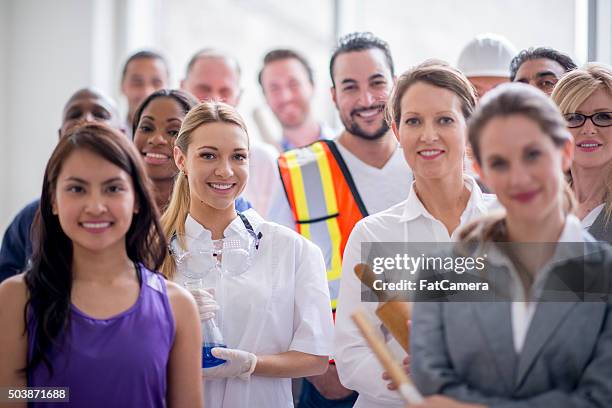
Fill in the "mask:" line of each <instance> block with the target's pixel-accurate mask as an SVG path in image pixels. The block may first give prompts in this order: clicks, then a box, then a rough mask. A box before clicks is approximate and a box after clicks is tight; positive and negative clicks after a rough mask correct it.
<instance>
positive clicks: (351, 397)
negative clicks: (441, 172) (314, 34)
mask: <svg viewBox="0 0 612 408" xmlns="http://www.w3.org/2000/svg"><path fill="white" fill-rule="evenodd" d="M330 74H331V78H332V88H331V95H332V99H333V101H334V104H335V105H336V108H337V109H338V112H339V114H340V119H341V120H342V124H343V125H344V131H343V132H342V133H341V134H340V135H339V136H338V137H337V138H336V139H334V140H333V141H331V142H330V141H318V142H315V144H314V145H313V146H314V147H312V146H311V147H305V148H303V149H297V150H296V151H290V152H288V153H285V154H283V155H281V157H280V158H279V166H280V169H281V179H282V181H283V183H284V184H282V185H281V186H280V187H278V188H277V191H276V194H275V198H274V200H273V203H272V206H271V208H270V211H269V213H268V218H269V220H271V221H274V222H277V223H280V224H284V225H286V226H288V227H290V228H293V229H296V230H298V231H299V232H301V233H302V234H304V235H310V237H311V239H312V240H313V241H314V242H315V243H317V245H319V247H320V248H321V249H322V251H323V253H324V255H325V257H326V262H328V260H329V258H332V259H333V257H334V255H333V253H334V250H337V248H331V250H330V249H329V248H326V247H325V245H326V243H325V242H323V245H321V244H320V243H319V242H318V240H317V239H318V238H317V234H316V233H315V232H314V230H315V228H316V227H317V224H320V223H321V222H322V221H325V223H327V220H334V219H339V220H340V219H341V217H343V216H344V217H347V212H350V210H351V209H356V208H358V209H359V212H356V211H353V212H352V213H351V214H350V215H348V217H350V218H351V222H352V221H354V222H357V221H358V220H359V219H360V218H362V217H365V216H367V215H369V214H373V213H376V212H379V211H382V210H385V209H387V208H389V207H391V206H393V205H394V204H397V203H399V202H400V201H402V200H405V199H406V197H407V196H408V192H409V189H410V184H411V182H412V173H411V171H410V169H409V167H408V165H407V164H406V161H405V160H404V158H403V154H402V151H401V148H400V147H399V144H398V141H397V139H396V137H395V136H394V135H393V133H392V131H391V130H390V129H389V126H388V124H387V123H386V121H385V117H384V109H385V106H386V103H387V99H388V98H389V94H390V92H391V89H392V87H393V84H394V80H395V77H394V71H393V60H392V57H391V53H390V51H389V47H388V45H387V43H386V42H385V41H383V40H381V39H379V38H377V37H375V36H374V35H373V34H371V33H352V34H349V35H347V36H345V37H343V38H341V39H340V42H339V44H338V47H337V48H336V50H335V51H334V53H333V55H332V58H331V62H330ZM311 151H312V152H313V153H314V155H313V157H315V158H316V159H315V166H311V167H307V166H305V165H304V163H305V162H308V161H309V160H311V159H310V157H309V156H308V155H309V154H310V153H311ZM317 152H318V153H317ZM322 152H323V156H324V157H325V160H324V161H320V158H321V153H322ZM328 161H329V162H333V165H331V166H330V169H331V171H327V170H325V168H326V167H325V166H327V162H328ZM336 164H337V167H334V166H335V165H336ZM284 169H285V170H284ZM321 169H323V170H321ZM338 169H340V170H341V171H334V170H338ZM284 171H285V173H284ZM296 174H297V177H296ZM342 174H343V175H344V178H343V180H340V181H339V180H337V179H338V178H342ZM327 175H331V176H332V177H331V178H332V179H333V183H332V182H329V178H327V180H328V181H327V182H325V181H323V182H320V181H319V180H318V179H317V177H319V176H320V177H321V180H325V177H327ZM338 175H340V176H338ZM302 180H303V182H302ZM317 183H319V185H317ZM321 184H322V185H321ZM313 186H314V187H313ZM319 187H320V188H319ZM317 188H318V190H324V191H325V197H326V198H325V200H328V197H329V195H330V194H329V191H330V190H332V191H335V192H336V196H335V197H336V198H337V200H332V201H333V203H332V202H331V201H326V203H324V204H323V207H325V204H327V207H329V206H330V205H332V206H333V205H336V206H337V209H338V210H337V211H335V212H334V211H332V213H330V214H323V216H317V215H320V214H321V213H320V204H321V203H320V202H319V203H318V202H316V200H315V201H313V200H312V196H313V192H314V193H316V191H317ZM334 189H335V190H334ZM347 189H350V191H351V194H350V195H347V194H344V195H342V194H341V193H340V192H339V191H346V190H347ZM296 190H297V192H296ZM304 198H305V199H304ZM300 200H302V201H303V202H305V205H306V206H308V207H309V208H308V210H309V211H307V212H304V211H303V208H304V205H301V204H299V203H297V204H296V202H298V201H300ZM308 200H311V201H308ZM343 200H344V201H343ZM351 200H354V205H352V204H353V203H347V202H346V201H351ZM319 201H321V200H319ZM336 201H337V202H336ZM300 205H301V209H300V208H299V207H300ZM313 207H319V208H314V209H315V210H319V212H318V213H316V214H315V211H312V210H313ZM347 209H348V210H347ZM300 212H302V214H304V213H306V214H307V215H308V217H306V218H308V220H304V219H303V218H304V217H302V216H301V215H299V213H300ZM294 214H298V215H297V216H298V219H296V217H295V216H294ZM305 224H308V226H309V227H308V229H307V231H308V232H305V230H304V227H303V225H305ZM339 224H340V225H339V231H340V234H341V236H342V237H344V238H348V234H349V233H350V231H349V230H348V229H347V228H344V229H343V225H344V226H346V223H345V222H344V221H342V220H340V221H339ZM349 224H350V223H349ZM352 225H354V224H352ZM352 225H351V227H350V228H352ZM330 230H331V228H330ZM319 236H320V235H319ZM322 238H323V241H325V238H326V237H325V236H323V237H322ZM342 247H343V246H342ZM330 252H331V253H332V254H331V255H330ZM340 254H341V252H340ZM331 264H334V262H331ZM332 268H333V267H330V265H329V263H328V284H329V286H330V290H331V292H332V309H333V308H334V305H335V302H334V298H335V297H336V296H334V295H333V293H334V287H333V286H334V283H339V282H337V281H334V282H332V280H331V279H330V276H331V275H334V274H335V273H336V272H337V276H338V277H337V278H336V279H337V280H339V273H340V272H339V271H334V270H332ZM335 292H336V294H337V291H335ZM355 400H356V393H354V392H353V391H351V390H348V389H346V388H344V387H343V386H342V384H340V380H339V379H338V374H337V372H336V368H335V366H334V364H333V363H332V364H330V368H329V370H328V371H327V373H326V374H323V375H321V376H316V377H309V378H308V379H307V381H305V382H304V386H303V391H302V396H301V398H300V407H306V408H308V407H352V405H353V404H354V402H355Z"/></svg>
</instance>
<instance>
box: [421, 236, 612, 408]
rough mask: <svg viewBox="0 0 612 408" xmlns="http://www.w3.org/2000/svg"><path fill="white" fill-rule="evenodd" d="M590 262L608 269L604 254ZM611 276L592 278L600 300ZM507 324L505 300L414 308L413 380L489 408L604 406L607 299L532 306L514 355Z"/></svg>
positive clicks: (610, 402)
mask: <svg viewBox="0 0 612 408" xmlns="http://www.w3.org/2000/svg"><path fill="white" fill-rule="evenodd" d="M594 245H597V246H599V247H602V248H603V247H605V246H607V245H605V244H601V243H596V244H594ZM590 262H593V263H592V264H591V265H598V266H602V265H606V269H607V270H609V269H611V268H612V256H611V255H610V250H609V249H608V250H602V251H601V252H598V253H595V254H593V255H592V257H591V259H590ZM607 265H609V266H610V268H607ZM555 270H556V269H553V271H551V276H553V273H554V272H555ZM599 270H601V268H599ZM573 271H574V272H575V271H576V268H575V267H574V268H573ZM586 275H587V272H585V276H586ZM602 275H603V276H602ZM574 276H575V275H574ZM611 276H612V274H608V273H604V274H601V273H600V274H599V275H598V276H595V278H596V280H598V283H597V285H600V286H598V288H603V289H604V291H605V292H606V293H608V294H609V293H612V292H611V291H612V282H611V281H612V279H611V278H610V277H611ZM600 278H601V279H600ZM588 279H589V278H585V282H586V281H587V280H588ZM549 280H550V278H549ZM547 282H548V281H547ZM598 299H599V298H598ZM511 325H512V323H511V302H508V301H499V302H486V303H484V302H416V303H415V304H414V308H413V318H412V330H411V363H410V365H411V375H412V379H413V381H414V382H415V384H416V385H417V387H418V388H419V390H420V391H421V392H422V393H423V394H425V395H432V394H444V395H446V396H449V397H451V398H455V399H458V400H460V401H465V402H474V403H481V404H485V405H488V406H489V407H496V408H497V407H499V408H501V407H507V408H523V407H525V408H527V407H529V408H532V407H544V408H562V407H597V408H604V407H612V297H610V296H608V297H607V298H604V299H603V300H600V301H594V302H576V301H567V302H554V303H553V302H540V303H538V306H537V308H536V311H535V314H534V316H533V319H532V321H531V324H530V326H529V329H528V333H527V337H526V339H525V343H524V346H523V349H522V350H521V353H520V354H518V355H517V353H516V352H515V349H514V344H513V335H512V326H511Z"/></svg>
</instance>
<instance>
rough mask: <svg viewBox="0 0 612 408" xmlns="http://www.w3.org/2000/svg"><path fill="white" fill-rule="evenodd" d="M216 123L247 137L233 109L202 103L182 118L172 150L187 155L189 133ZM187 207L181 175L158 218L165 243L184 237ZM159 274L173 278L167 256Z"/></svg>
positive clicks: (184, 179)
mask: <svg viewBox="0 0 612 408" xmlns="http://www.w3.org/2000/svg"><path fill="white" fill-rule="evenodd" d="M218 122H222V123H228V124H231V125H235V126H238V127H239V128H240V129H242V130H243V131H244V133H246V134H247V136H248V132H247V128H246V125H245V124H244V120H243V119H242V117H241V116H240V115H239V114H238V112H237V111H236V109H234V108H233V107H231V106H230V105H227V104H225V103H222V102H202V103H200V104H199V105H196V106H195V107H194V108H193V109H191V110H190V111H189V113H187V115H186V116H185V119H184V120H183V123H182V125H181V130H180V131H179V134H178V136H177V138H176V140H175V142H174V146H176V147H178V148H179V149H180V150H181V152H183V154H184V155H187V150H188V148H189V145H190V144H191V134H192V133H193V131H194V130H196V129H197V128H199V127H200V126H203V125H206V124H209V123H218ZM190 205H191V199H190V191H189V182H188V180H187V175H185V174H184V173H183V172H182V171H181V172H180V173H179V175H178V176H177V178H176V180H175V181H174V187H173V190H172V196H171V197H170V202H169V203H168V208H166V211H165V212H164V214H163V215H162V217H161V225H162V229H163V230H164V235H165V237H166V240H167V241H168V242H170V241H171V239H172V238H173V237H174V235H176V234H178V235H179V236H183V235H184V234H185V220H186V219H187V215H188V214H189V206H190ZM179 244H180V245H181V246H183V248H184V246H185V243H184V242H179ZM161 273H162V274H163V275H164V276H165V277H166V278H168V279H173V278H174V275H175V273H176V265H175V264H174V259H172V256H171V255H170V254H169V253H167V254H166V258H165V259H164V262H163V264H162V267H161Z"/></svg>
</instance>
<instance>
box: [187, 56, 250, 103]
mask: <svg viewBox="0 0 612 408" xmlns="http://www.w3.org/2000/svg"><path fill="white" fill-rule="evenodd" d="M181 88H182V89H184V90H186V91H187V92H190V93H191V94H192V95H194V96H195V97H196V98H198V100H199V101H201V102H202V101H206V100H208V101H220V102H225V103H227V104H228V105H231V106H234V107H235V106H238V103H239V102H240V93H241V91H240V75H239V73H238V71H237V68H236V67H235V66H234V65H233V64H232V63H231V61H230V60H228V59H227V58H222V57H201V58H198V60H197V61H196V62H195V63H194V64H193V67H192V68H191V70H190V71H189V73H188V75H187V77H186V78H185V79H184V80H183V81H182V83H181Z"/></svg>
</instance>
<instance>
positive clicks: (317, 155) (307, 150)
mask: <svg viewBox="0 0 612 408" xmlns="http://www.w3.org/2000/svg"><path fill="white" fill-rule="evenodd" d="M278 167H279V170H280V175H281V179H282V182H283V186H284V188H285V193H286V195H287V200H288V201H289V205H290V207H291V210H292V212H293V218H294V220H295V223H296V229H297V231H298V232H299V233H300V234H301V235H303V236H304V237H306V238H308V239H309V240H311V241H312V242H314V243H315V244H317V246H318V247H319V248H321V251H322V252H323V257H324V258H325V265H326V267H327V282H328V285H329V294H330V297H331V307H332V310H336V302H337V301H338V293H339V291H340V277H341V276H342V254H343V253H344V247H345V246H346V242H347V240H348V237H349V235H350V233H351V231H352V230H353V227H354V226H355V224H356V223H357V221H359V220H360V219H362V218H363V217H365V216H367V215H368V212H367V210H366V208H365V205H364V204H363V201H362V200H361V197H360V196H359V193H358V192H357V188H356V187H355V182H354V181H353V177H352V176H351V173H350V172H349V171H348V168H347V167H346V163H345V162H344V159H343V158H342V156H341V155H340V152H338V148H337V146H336V144H335V143H334V142H333V141H331V140H319V141H316V142H314V143H312V144H310V145H308V146H306V147H302V148H299V149H294V150H290V151H288V152H285V153H283V154H281V155H280V157H279V159H278Z"/></svg>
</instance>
